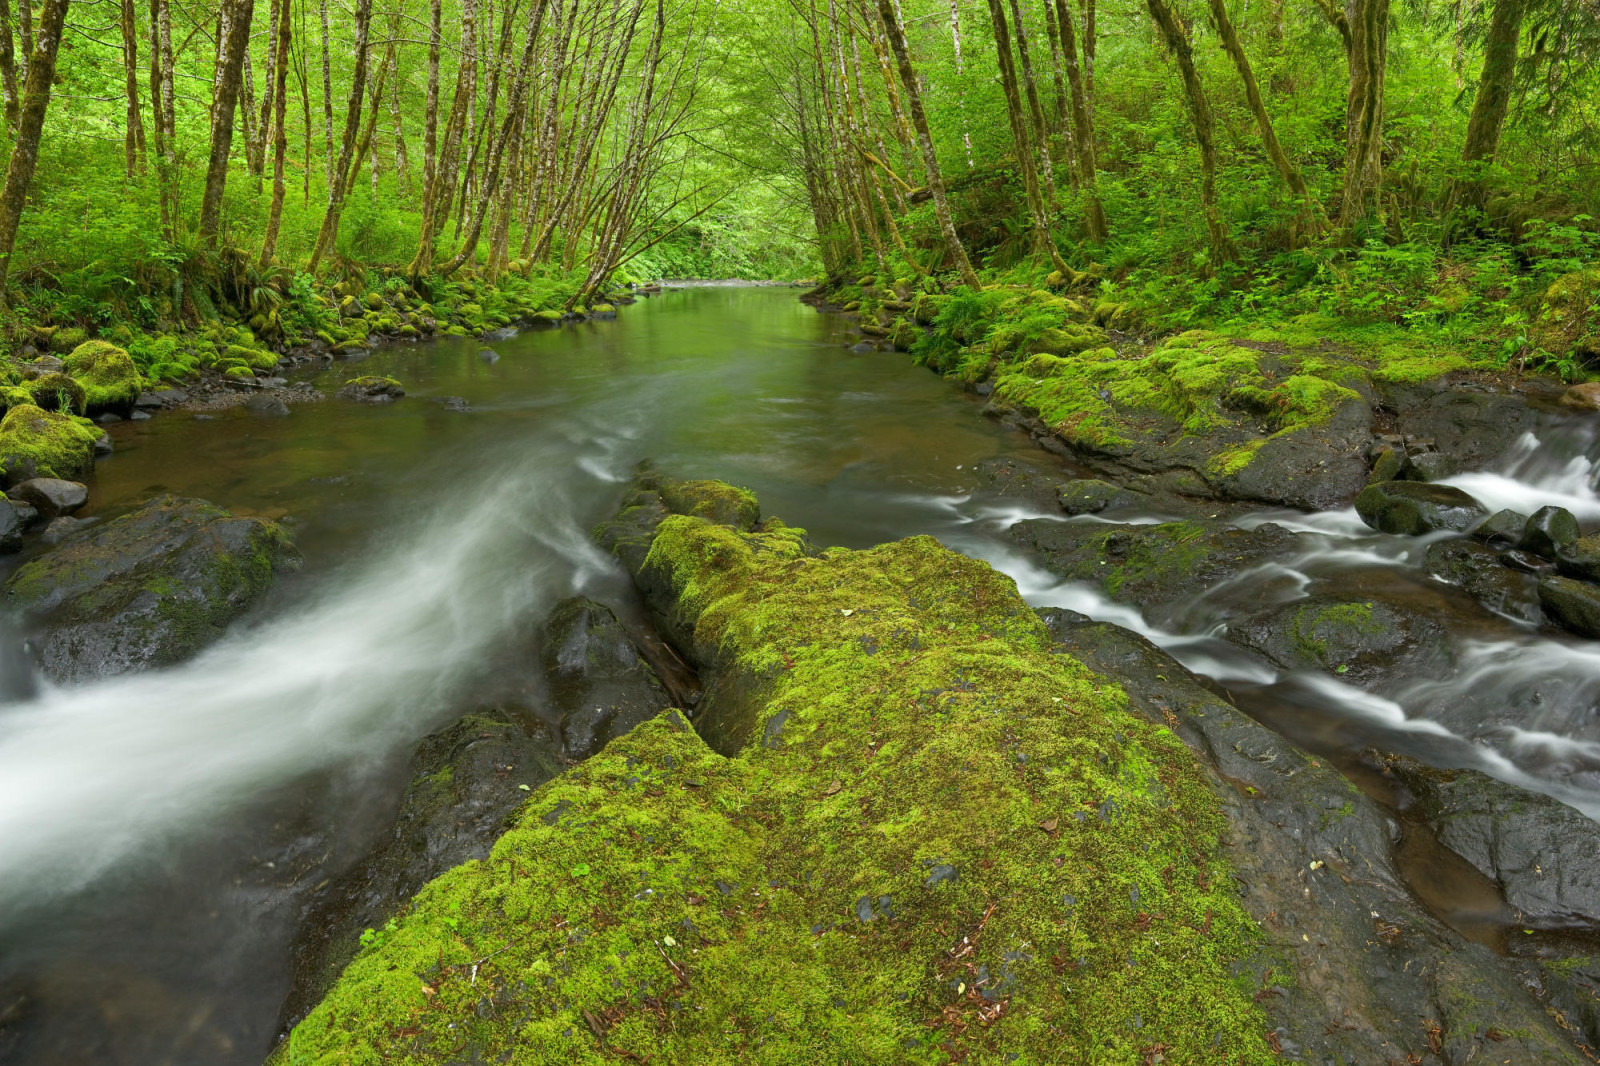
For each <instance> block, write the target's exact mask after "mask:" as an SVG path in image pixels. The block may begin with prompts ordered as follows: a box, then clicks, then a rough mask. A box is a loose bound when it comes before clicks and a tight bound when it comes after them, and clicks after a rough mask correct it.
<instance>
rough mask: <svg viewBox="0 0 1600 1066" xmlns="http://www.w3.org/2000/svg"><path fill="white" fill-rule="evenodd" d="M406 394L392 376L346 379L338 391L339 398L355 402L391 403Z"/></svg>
mask: <svg viewBox="0 0 1600 1066" xmlns="http://www.w3.org/2000/svg"><path fill="white" fill-rule="evenodd" d="M405 394H406V390H405V389H404V388H402V387H401V385H400V383H399V382H398V381H396V380H394V379H393V378H385V377H370V376H369V377H359V378H355V379H353V380H351V381H347V382H345V384H344V387H343V388H341V389H340V390H339V392H338V397H339V399H341V400H353V401H355V402H356V403H372V404H381V403H393V402H394V401H395V400H398V399H400V398H401V397H403V396H404V395H405Z"/></svg>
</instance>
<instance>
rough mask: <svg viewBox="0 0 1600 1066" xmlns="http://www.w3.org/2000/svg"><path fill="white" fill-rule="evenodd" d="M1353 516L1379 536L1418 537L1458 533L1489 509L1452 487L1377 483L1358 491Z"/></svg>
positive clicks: (1427, 484) (1415, 482) (1414, 482)
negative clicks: (1446, 531)
mask: <svg viewBox="0 0 1600 1066" xmlns="http://www.w3.org/2000/svg"><path fill="white" fill-rule="evenodd" d="M1355 505H1356V514H1358V515H1360V516H1361V520H1362V521H1363V522H1365V523H1366V524H1367V525H1369V526H1371V527H1372V528H1373V529H1376V530H1378V531H1379V532H1380V533H1394V534H1399V535H1409V536H1414V537H1416V536H1422V535H1423V534H1425V533H1435V532H1438V531H1440V530H1453V531H1455V532H1458V533H1461V532H1465V531H1466V530H1469V529H1471V528H1472V527H1474V526H1476V525H1477V524H1478V523H1479V522H1482V521H1483V520H1484V519H1486V518H1488V517H1489V509H1488V508H1486V507H1484V506H1483V504H1481V503H1479V502H1478V501H1477V500H1475V499H1473V497H1472V496H1470V495H1469V494H1467V493H1466V492H1463V491H1462V490H1461V489H1458V488H1456V487H1455V486H1454V485H1435V484H1432V483H1430V482H1424V481H1380V482H1378V483H1377V484H1376V485H1368V486H1367V487H1366V488H1365V489H1362V490H1361V493H1360V495H1358V496H1357V497H1356V499H1355Z"/></svg>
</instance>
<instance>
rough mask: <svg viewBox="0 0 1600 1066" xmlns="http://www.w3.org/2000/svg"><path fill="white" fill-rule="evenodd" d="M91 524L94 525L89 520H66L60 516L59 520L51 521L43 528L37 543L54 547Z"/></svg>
mask: <svg viewBox="0 0 1600 1066" xmlns="http://www.w3.org/2000/svg"><path fill="white" fill-rule="evenodd" d="M93 524H94V523H93V522H92V521H90V520H89V519H83V518H67V517H65V516H62V517H61V518H55V519H51V521H50V524H49V525H47V526H45V527H44V532H43V533H40V534H39V542H40V543H41V544H48V545H50V546H51V547H54V546H55V545H57V544H60V543H61V542H62V541H64V540H66V539H68V538H69V537H72V536H73V535H75V534H76V533H77V532H78V531H79V530H82V529H83V528H84V527H86V526H90V525H93Z"/></svg>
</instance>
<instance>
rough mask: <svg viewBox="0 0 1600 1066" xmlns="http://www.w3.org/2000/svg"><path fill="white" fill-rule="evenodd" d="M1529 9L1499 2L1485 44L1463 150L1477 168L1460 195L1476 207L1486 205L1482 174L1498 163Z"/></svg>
mask: <svg viewBox="0 0 1600 1066" xmlns="http://www.w3.org/2000/svg"><path fill="white" fill-rule="evenodd" d="M1526 8H1527V3H1526V0H1496V2H1495V5H1494V13H1493V14H1492V15H1491V16H1490V18H1489V35H1488V37H1487V38H1486V39H1485V40H1484V43H1483V72H1482V73H1481V74H1480V75H1479V76H1478V89H1477V92H1476V93H1475V94H1474V95H1473V98H1472V117H1471V118H1470V119H1468V120H1467V140H1466V144H1464V145H1463V146H1462V149H1461V161H1462V162H1463V163H1468V164H1475V165H1474V166H1473V167H1472V170H1473V173H1471V174H1469V175H1468V176H1467V177H1466V179H1465V180H1464V181H1463V182H1462V183H1461V185H1459V186H1458V187H1457V194H1456V195H1457V198H1458V199H1461V200H1463V201H1465V202H1467V203H1470V204H1473V205H1474V206H1482V204H1483V200H1484V195H1485V186H1484V181H1483V176H1482V171H1483V169H1484V166H1485V165H1487V164H1489V163H1493V162H1494V157H1495V153H1496V152H1497V151H1499V148H1500V131H1501V129H1502V128H1503V127H1504V126H1505V121H1506V112H1507V111H1508V110H1509V109H1510V106H1511V82H1512V78H1513V77H1514V76H1515V75H1516V72H1517V39H1518V37H1520V36H1521V33H1522V16H1523V12H1524V11H1525V10H1526Z"/></svg>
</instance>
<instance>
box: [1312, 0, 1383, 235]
mask: <svg viewBox="0 0 1600 1066" xmlns="http://www.w3.org/2000/svg"><path fill="white" fill-rule="evenodd" d="M1317 7H1318V8H1319V9H1320V10H1321V11H1322V14H1323V16H1324V17H1325V18H1326V19H1327V20H1328V22H1329V23H1330V24H1332V26H1333V27H1334V29H1336V30H1338V31H1339V37H1340V39H1341V40H1342V41H1343V42H1344V49H1345V60H1346V65H1347V66H1348V68H1349V87H1348V89H1347V90H1346V92H1345V153H1344V195H1343V197H1342V205H1341V207H1340V210H1339V222H1340V225H1341V227H1342V229H1343V231H1344V239H1345V241H1346V242H1347V243H1349V242H1352V241H1354V239H1355V230H1356V226H1357V225H1358V224H1359V223H1360V222H1361V221H1363V220H1364V219H1365V218H1366V216H1367V209H1368V205H1369V204H1371V203H1374V202H1376V200H1377V197H1378V189H1379V187H1380V185H1381V183H1382V177H1383V152H1382V149H1383V101H1384V93H1383V81H1384V75H1385V72H1386V70H1387V66H1388V54H1389V0H1345V4H1344V6H1343V7H1342V8H1341V7H1339V6H1338V4H1337V0H1317Z"/></svg>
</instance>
